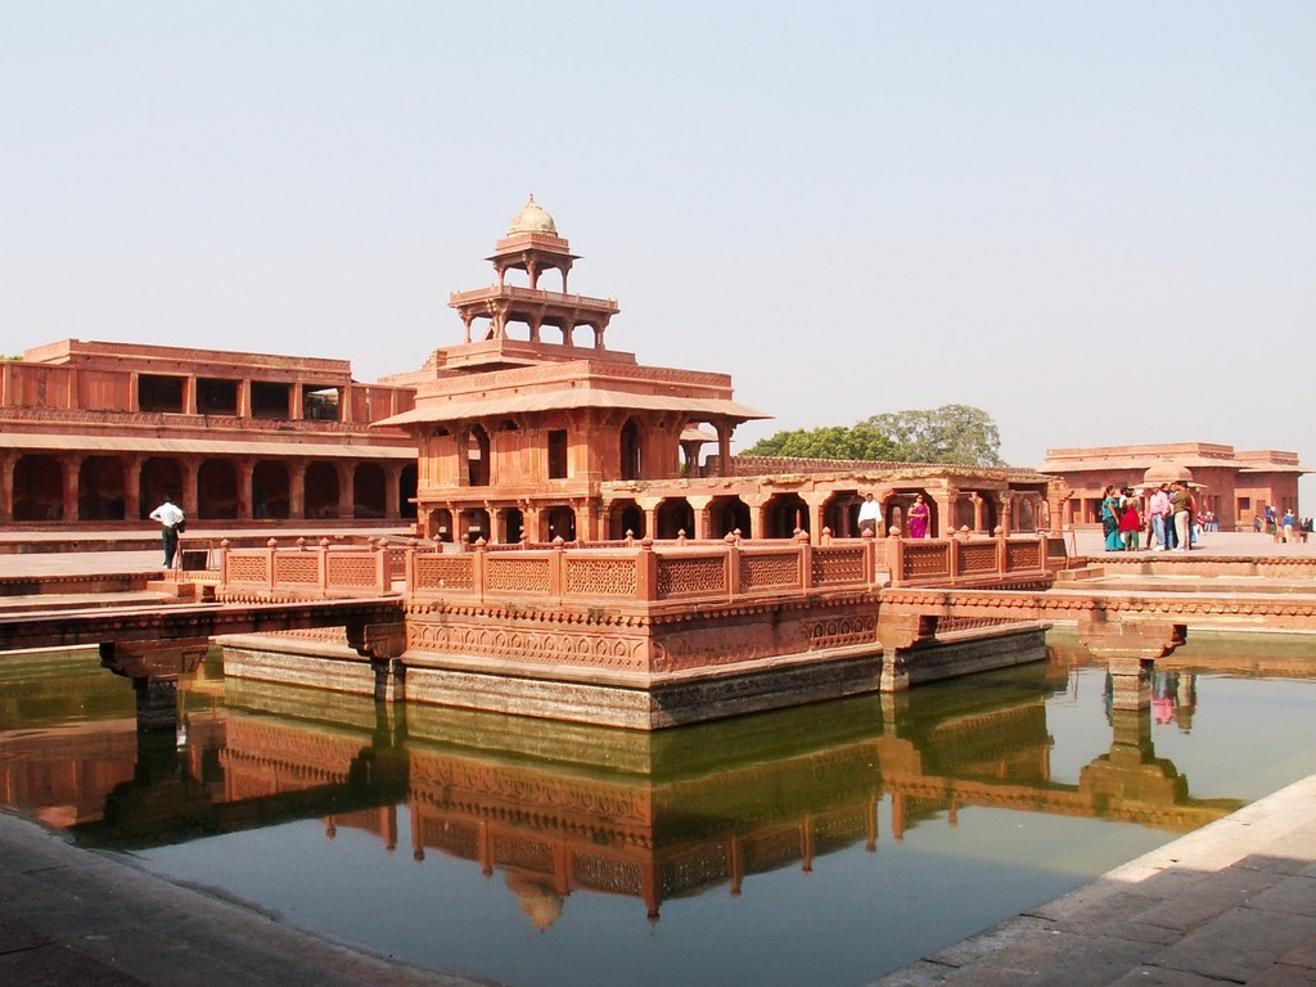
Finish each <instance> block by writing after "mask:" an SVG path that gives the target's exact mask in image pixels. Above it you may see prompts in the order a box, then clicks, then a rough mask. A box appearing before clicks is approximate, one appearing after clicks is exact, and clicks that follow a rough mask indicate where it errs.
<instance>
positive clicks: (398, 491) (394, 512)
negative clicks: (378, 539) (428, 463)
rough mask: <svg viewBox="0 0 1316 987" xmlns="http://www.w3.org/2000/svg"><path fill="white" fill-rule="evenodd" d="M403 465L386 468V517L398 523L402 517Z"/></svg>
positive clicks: (394, 464) (392, 465)
mask: <svg viewBox="0 0 1316 987" xmlns="http://www.w3.org/2000/svg"><path fill="white" fill-rule="evenodd" d="M403 465H404V464H403V463H393V464H391V465H389V466H386V467H385V468H384V517H385V518H387V519H388V520H390V521H396V520H397V519H398V518H400V517H401V516H402V506H401V503H400V501H401V499H402V468H403Z"/></svg>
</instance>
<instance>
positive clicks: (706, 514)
mask: <svg viewBox="0 0 1316 987" xmlns="http://www.w3.org/2000/svg"><path fill="white" fill-rule="evenodd" d="M686 500H688V501H689V502H690V508H691V510H693V511H694V512H695V530H694V537H695V539H696V540H697V541H706V540H708V539H709V538H712V537H713V534H712V531H711V525H712V512H711V511H709V509H708V505H709V504H711V503H712V502H713V498H712V497H687V498H686Z"/></svg>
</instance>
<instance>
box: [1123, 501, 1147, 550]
mask: <svg viewBox="0 0 1316 987" xmlns="http://www.w3.org/2000/svg"><path fill="white" fill-rule="evenodd" d="M1141 533H1142V516H1141V515H1140V514H1139V513H1138V502H1137V501H1136V500H1134V499H1133V498H1132V497H1130V498H1129V502H1128V503H1127V504H1125V505H1124V513H1123V514H1122V515H1120V540H1121V541H1123V542H1124V551H1126V552H1136V551H1138V549H1139V548H1140V547H1141V546H1140V545H1139V544H1138V541H1139V536H1140V535H1141Z"/></svg>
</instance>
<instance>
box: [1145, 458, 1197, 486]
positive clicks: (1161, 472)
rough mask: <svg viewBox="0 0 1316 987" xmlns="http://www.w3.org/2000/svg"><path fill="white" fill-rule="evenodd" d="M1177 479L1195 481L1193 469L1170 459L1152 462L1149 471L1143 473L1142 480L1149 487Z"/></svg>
mask: <svg viewBox="0 0 1316 987" xmlns="http://www.w3.org/2000/svg"><path fill="white" fill-rule="evenodd" d="M1176 480H1185V481H1187V482H1188V483H1192V482H1193V471H1192V470H1190V469H1189V468H1188V467H1187V466H1180V465H1179V464H1177V463H1172V462H1170V461H1169V460H1165V459H1163V460H1161V461H1160V462H1156V463H1152V464H1151V466H1149V467H1148V468H1147V472H1146V473H1144V474H1142V482H1143V484H1144V485H1145V486H1148V487H1159V486H1160V485H1161V484H1162V483H1174V482H1175V481H1176Z"/></svg>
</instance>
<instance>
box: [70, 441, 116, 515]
mask: <svg viewBox="0 0 1316 987" xmlns="http://www.w3.org/2000/svg"><path fill="white" fill-rule="evenodd" d="M123 500H124V491H123V463H122V462H121V461H120V460H118V459H115V458H114V457H112V456H88V457H87V458H86V459H84V460H83V461H82V467H81V468H80V469H79V470H78V518H79V519H80V520H83V521H122V520H124V519H125V517H126V515H125V514H124V508H123Z"/></svg>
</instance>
